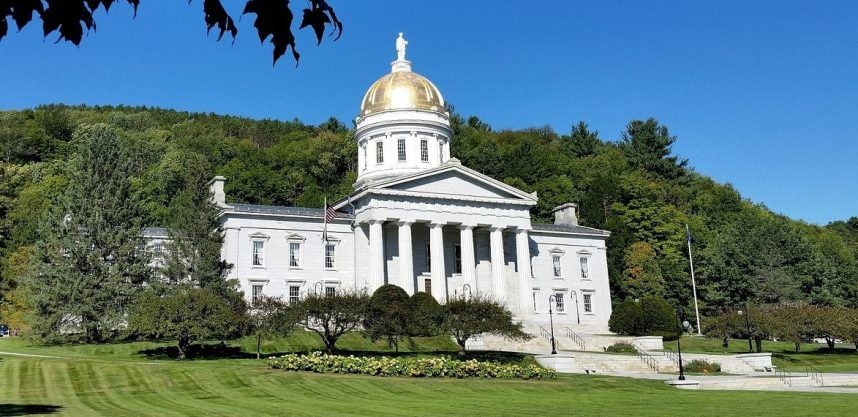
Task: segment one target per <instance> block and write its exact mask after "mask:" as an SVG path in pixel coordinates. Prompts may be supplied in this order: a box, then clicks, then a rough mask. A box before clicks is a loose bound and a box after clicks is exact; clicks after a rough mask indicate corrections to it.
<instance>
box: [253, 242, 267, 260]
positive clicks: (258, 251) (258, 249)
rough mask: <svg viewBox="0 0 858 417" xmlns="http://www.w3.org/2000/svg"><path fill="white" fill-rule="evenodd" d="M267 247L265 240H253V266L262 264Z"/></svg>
mask: <svg viewBox="0 0 858 417" xmlns="http://www.w3.org/2000/svg"><path fill="white" fill-rule="evenodd" d="M264 248H265V242H263V241H261V240H254V241H253V266H262V265H264V264H263V261H264V259H262V255H263V250H264Z"/></svg>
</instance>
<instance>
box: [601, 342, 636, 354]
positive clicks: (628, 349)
mask: <svg viewBox="0 0 858 417" xmlns="http://www.w3.org/2000/svg"><path fill="white" fill-rule="evenodd" d="M605 351H606V352H610V353H638V349H637V348H636V347H634V345H632V344H631V343H626V342H617V343H614V344H613V345H611V346H608V347H607V348H606V349H605Z"/></svg>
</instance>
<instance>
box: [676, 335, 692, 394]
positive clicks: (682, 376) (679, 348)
mask: <svg viewBox="0 0 858 417" xmlns="http://www.w3.org/2000/svg"><path fill="white" fill-rule="evenodd" d="M690 326H691V323H689V322H688V320H683V321H682V329H681V330H680V332H679V337H677V338H676V353H677V354H678V355H679V380H680V381H685V370H684V368H683V367H682V344H681V343H680V342H679V341H680V340H681V339H682V333H683V331H684V330H685V329H687V328H688V327H690Z"/></svg>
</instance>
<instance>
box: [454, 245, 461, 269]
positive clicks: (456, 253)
mask: <svg viewBox="0 0 858 417" xmlns="http://www.w3.org/2000/svg"><path fill="white" fill-rule="evenodd" d="M453 248H454V249H455V251H454V254H453V273H454V274H461V273H462V246H460V245H456V246H454V247H453Z"/></svg>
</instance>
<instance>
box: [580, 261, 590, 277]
mask: <svg viewBox="0 0 858 417" xmlns="http://www.w3.org/2000/svg"><path fill="white" fill-rule="evenodd" d="M579 260H580V261H581V279H590V265H589V260H588V259H587V258H585V257H583V256H582V257H581V258H580V259H579Z"/></svg>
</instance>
